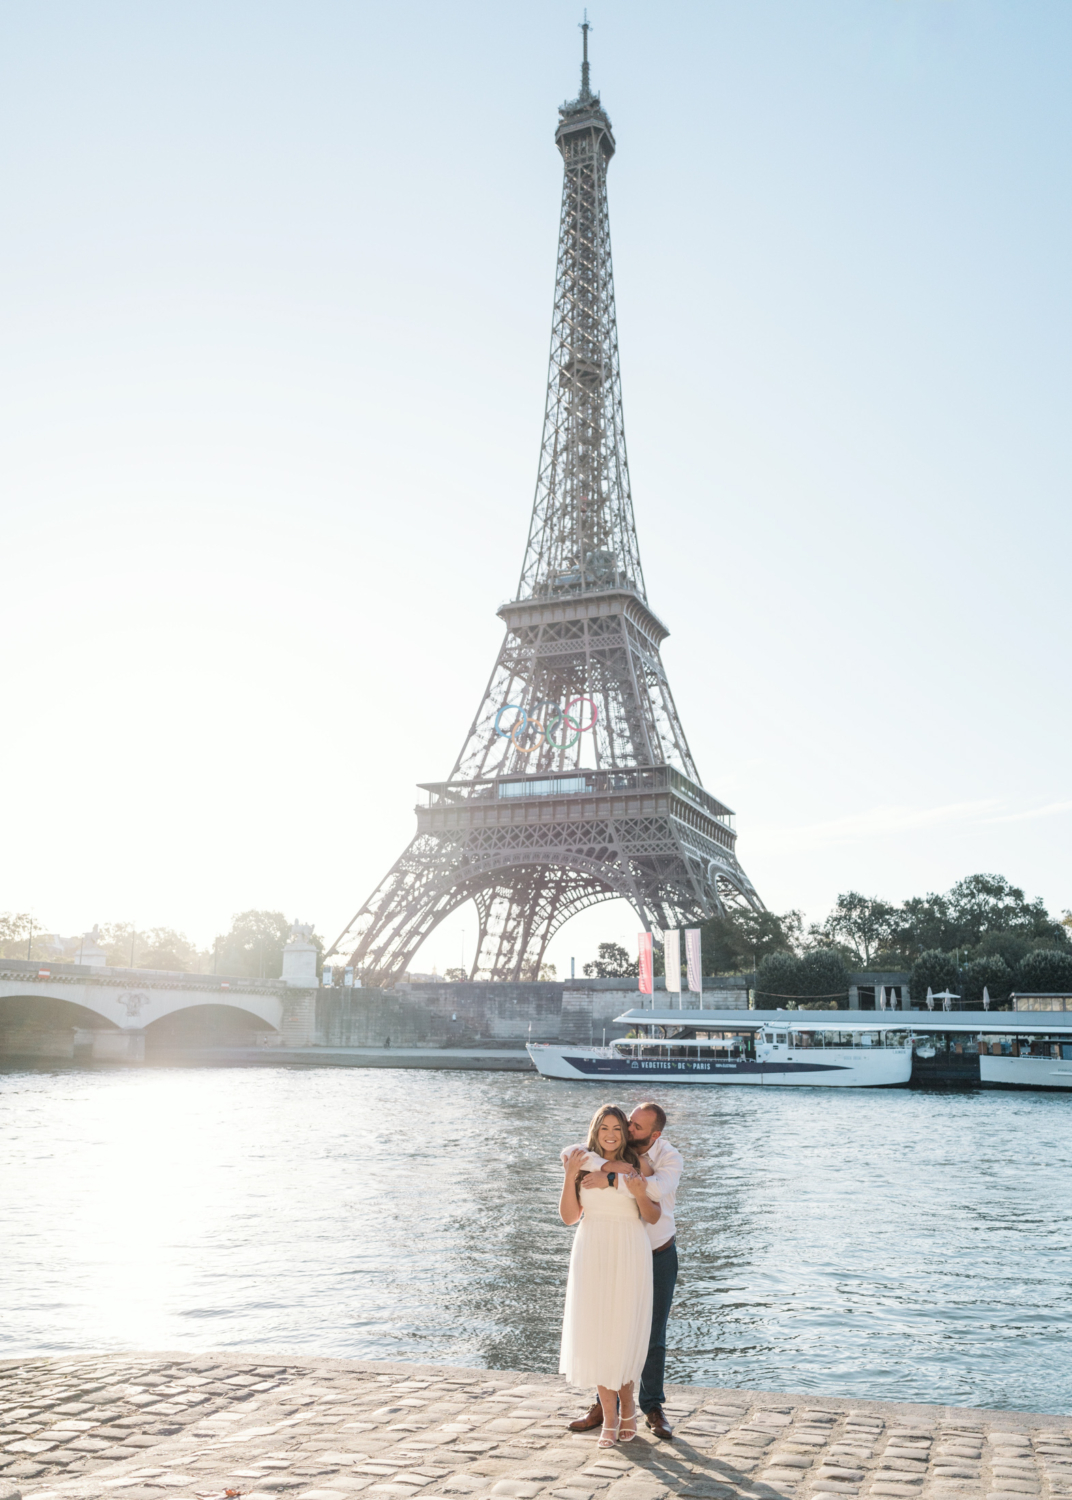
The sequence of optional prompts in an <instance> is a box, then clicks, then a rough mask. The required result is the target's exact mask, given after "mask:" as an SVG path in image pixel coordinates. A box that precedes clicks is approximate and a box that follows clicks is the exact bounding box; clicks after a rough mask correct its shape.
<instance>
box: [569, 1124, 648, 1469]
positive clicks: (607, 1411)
mask: <svg viewBox="0 0 1072 1500" xmlns="http://www.w3.org/2000/svg"><path fill="white" fill-rule="evenodd" d="M588 1151H594V1152H595V1154H596V1155H597V1156H602V1157H604V1158H605V1159H606V1162H607V1166H606V1167H605V1168H604V1170H605V1171H606V1172H608V1173H610V1172H613V1173H614V1178H613V1180H612V1182H611V1185H610V1187H609V1188H606V1187H599V1188H586V1187H585V1186H584V1182H583V1178H582V1176H581V1174H582V1173H583V1172H584V1167H585V1163H586V1161H587V1159H588ZM588 1151H582V1150H580V1149H576V1150H573V1151H571V1152H570V1153H569V1155H568V1156H567V1157H566V1163H565V1169H566V1170H565V1177H564V1179H563V1183H562V1196H561V1198H560V1199H559V1204H558V1211H559V1213H560V1215H561V1216H562V1222H563V1224H576V1223H577V1221H578V1219H580V1221H581V1227H580V1228H579V1229H578V1231H577V1234H576V1236H575V1237H574V1241H573V1251H572V1253H571V1255H570V1268H569V1282H568V1284H567V1286H566V1310H565V1313H564V1315H563V1319H562V1358H561V1360H560V1361H559V1370H560V1372H561V1373H562V1374H563V1375H565V1377H566V1379H567V1380H568V1381H569V1382H570V1384H571V1385H579V1386H587V1387H589V1388H591V1387H592V1386H593V1385H594V1386H596V1387H598V1390H599V1400H600V1404H601V1405H602V1407H603V1431H602V1433H601V1434H600V1437H599V1447H600V1448H610V1447H613V1445H614V1444H615V1443H616V1442H617V1441H618V1438H619V1436H620V1437H621V1440H622V1441H623V1442H625V1443H627V1442H629V1441H631V1440H632V1439H633V1438H635V1437H636V1431H637V1418H636V1403H635V1401H634V1399H633V1388H634V1386H635V1383H636V1381H637V1380H639V1379H640V1372H641V1370H642V1369H643V1367H644V1360H645V1357H646V1355H647V1352H648V1340H649V1339H650V1337H651V1241H650V1240H649V1239H648V1236H647V1234H646V1233H645V1232H644V1223H645V1222H647V1223H648V1224H654V1223H655V1221H656V1220H657V1219H658V1218H659V1215H660V1214H661V1212H662V1210H661V1209H660V1207H659V1205H658V1204H657V1203H654V1202H653V1201H652V1200H651V1199H650V1198H649V1197H648V1195H647V1190H646V1188H645V1186H644V1174H643V1173H642V1170H641V1164H640V1159H639V1157H638V1156H637V1154H636V1152H635V1151H634V1150H633V1148H632V1147H631V1146H630V1144H629V1123H628V1121H627V1120H626V1118H625V1115H624V1114H623V1112H622V1111H621V1110H620V1109H619V1108H618V1107H617V1105H614V1104H604V1105H603V1107H602V1108H601V1109H597V1110H596V1112H595V1114H594V1115H593V1116H592V1123H591V1125H590V1126H589V1127H588ZM619 1163H620V1168H619V1166H618V1164H619ZM650 1173H651V1168H650V1167H649V1168H648V1173H647V1175H650ZM619 1177H620V1178H621V1179H622V1180H623V1181H624V1183H625V1185H626V1187H627V1188H628V1192H620V1191H619V1190H618V1181H617V1179H618V1178H619ZM582 1215H583V1217H582ZM619 1415H620V1418H621V1427H620V1429H619Z"/></svg>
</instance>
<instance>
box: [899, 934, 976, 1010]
mask: <svg viewBox="0 0 1072 1500" xmlns="http://www.w3.org/2000/svg"><path fill="white" fill-rule="evenodd" d="M928 989H931V990H933V991H934V993H935V994H936V995H937V994H939V993H940V992H941V991H942V990H951V991H952V992H953V994H954V995H956V994H959V993H960V992H959V991H958V989H957V962H956V959H955V958H954V957H953V955H952V954H951V953H943V952H941V950H940V949H938V948H930V949H928V950H927V952H926V953H921V954H920V955H919V957H918V958H917V959H916V961H915V963H914V964H913V965H912V978H911V980H910V982H909V990H910V991H911V994H912V1004H913V1005H924V1004H926V1000H927V990H928ZM979 993H980V995H981V994H982V986H981V985H980V987H979Z"/></svg>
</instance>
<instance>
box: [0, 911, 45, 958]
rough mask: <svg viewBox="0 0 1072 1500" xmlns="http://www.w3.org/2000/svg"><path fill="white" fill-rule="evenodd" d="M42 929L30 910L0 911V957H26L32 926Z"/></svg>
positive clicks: (34, 928) (36, 930)
mask: <svg viewBox="0 0 1072 1500" xmlns="http://www.w3.org/2000/svg"><path fill="white" fill-rule="evenodd" d="M31 924H32V925H33V930H34V931H35V932H38V931H40V928H39V927H38V925H37V923H36V922H34V920H33V918H32V917H31V916H30V913H29V912H28V911H19V912H11V911H6V912H2V913H0V957H3V958H25V957H26V945H27V943H28V942H29V940H30V927H31Z"/></svg>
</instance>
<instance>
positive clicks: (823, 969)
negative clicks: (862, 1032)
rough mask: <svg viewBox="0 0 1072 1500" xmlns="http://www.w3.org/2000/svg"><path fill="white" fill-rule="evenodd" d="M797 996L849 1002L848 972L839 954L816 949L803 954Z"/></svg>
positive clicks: (798, 976)
mask: <svg viewBox="0 0 1072 1500" xmlns="http://www.w3.org/2000/svg"><path fill="white" fill-rule="evenodd" d="M797 983H798V984H799V985H800V989H799V990H798V994H799V995H801V996H808V997H810V998H813V999H816V1000H838V1001H840V1000H842V999H843V1000H844V1002H845V1004H846V1005H847V1004H848V1001H849V970H848V966H847V965H846V963H845V960H844V959H843V958H842V956H841V954H840V953H835V952H833V951H832V950H831V949H829V948H826V949H824V948H817V949H815V950H814V951H813V952H811V953H805V955H804V957H803V958H802V959H801V960H800V970H799V972H798V975H797Z"/></svg>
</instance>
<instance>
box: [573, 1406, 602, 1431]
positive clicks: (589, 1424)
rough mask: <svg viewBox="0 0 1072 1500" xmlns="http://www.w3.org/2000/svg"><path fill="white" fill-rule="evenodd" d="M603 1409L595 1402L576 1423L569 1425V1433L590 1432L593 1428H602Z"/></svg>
mask: <svg viewBox="0 0 1072 1500" xmlns="http://www.w3.org/2000/svg"><path fill="white" fill-rule="evenodd" d="M602 1425H603V1408H602V1406H601V1405H600V1403H599V1402H598V1401H597V1402H596V1403H595V1404H594V1405H593V1406H590V1407H589V1408H588V1410H587V1411H586V1412H585V1414H584V1416H583V1417H578V1418H577V1420H576V1422H571V1423H570V1424H569V1430H570V1432H591V1430H592V1428H593V1427H602Z"/></svg>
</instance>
